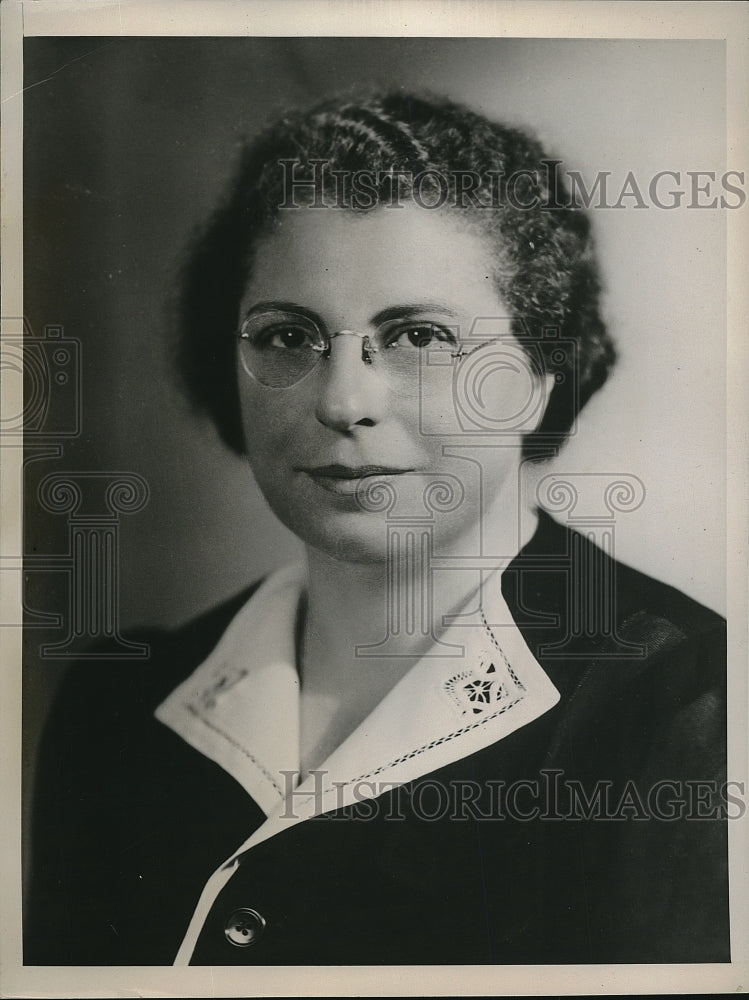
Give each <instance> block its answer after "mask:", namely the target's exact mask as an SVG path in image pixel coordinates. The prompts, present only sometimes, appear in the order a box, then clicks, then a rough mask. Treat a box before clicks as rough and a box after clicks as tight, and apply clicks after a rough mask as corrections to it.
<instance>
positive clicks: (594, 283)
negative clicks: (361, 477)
mask: <svg viewBox="0 0 749 1000" xmlns="http://www.w3.org/2000/svg"><path fill="white" fill-rule="evenodd" d="M283 160H293V161H294V177H295V179H303V178H305V177H307V178H312V177H313V176H319V175H316V174H315V170H316V169H319V161H321V160H322V161H326V166H325V174H324V180H323V182H322V183H323V186H324V187H326V188H328V189H330V190H331V191H332V188H333V186H334V184H335V183H336V182H335V174H334V172H335V171H343V172H345V173H349V174H350V173H352V172H357V171H369V172H374V173H376V174H378V175H380V176H379V180H378V182H377V184H376V185H375V191H376V197H374V199H373V200H372V204H371V205H370V206H369V207H367V208H366V209H362V208H361V207H350V208H349V209H347V210H352V211H362V210H368V211H371V210H373V208H374V209H375V210H377V209H379V208H380V207H381V206H383V205H384V206H386V205H388V204H389V203H391V202H392V200H393V197H394V194H396V195H397V196H398V197H403V196H407V195H408V194H409V192H410V193H411V194H413V184H414V177H417V176H418V175H420V174H421V175H424V176H422V178H421V180H422V181H424V180H426V181H429V179H430V177H431V178H434V177H435V176H438V177H439V178H442V181H441V183H442V184H447V186H448V189H449V197H448V204H454V203H455V202H456V201H462V202H463V203H464V204H465V207H453V208H452V209H449V210H451V211H458V212H461V213H463V214H464V215H466V213H467V214H468V216H470V217H471V221H475V223H476V224H477V225H478V227H479V228H480V229H481V231H482V232H483V233H484V234H485V235H486V236H487V237H488V238H489V241H490V244H491V246H492V248H493V249H494V251H495V259H496V263H497V267H496V269H495V275H494V280H495V285H496V288H497V291H498V293H499V295H500V296H501V298H502V300H503V301H504V302H506V303H507V305H508V306H509V308H510V310H511V314H512V323H513V332H515V333H516V334H517V335H518V339H520V342H521V344H523V346H524V347H525V349H526V351H527V352H528V353H533V355H534V363H535V364H537V365H538V364H539V361H538V359H539V357H540V359H541V362H540V364H541V367H543V369H544V370H545V371H546V372H553V373H554V375H555V384H554V387H553V389H552V392H551V395H550V398H549V403H548V406H547V409H546V413H545V415H544V418H543V420H542V422H541V423H540V425H539V427H538V428H537V430H536V431H534V432H533V433H531V434H529V435H527V437H526V438H525V440H524V449H523V451H524V455H525V457H529V458H544V457H548V456H549V455H551V454H553V453H554V451H555V450H556V448H558V447H559V444H560V443H561V442H562V441H563V440H564V439H565V437H566V436H567V435H568V434H569V432H570V430H571V428H572V427H573V426H574V423H575V419H576V416H577V414H578V412H579V411H580V409H581V408H582V407H583V406H584V405H585V403H586V402H587V401H588V400H589V399H590V397H591V396H592V395H593V393H594V392H595V391H596V390H597V389H599V388H600V387H601V386H602V385H603V383H604V382H605V381H606V378H607V377H608V373H609V371H610V369H611V366H612V365H613V363H614V360H615V350H614V345H613V343H612V341H611V338H610V337H609V335H608V333H607V331H606V328H605V325H604V323H603V321H602V319H601V316H600V312H599V299H600V291H601V289H600V281H599V276H598V269H597V265H596V261H595V257H594V252H593V243H592V238H591V232H590V220H589V217H588V216H587V214H586V213H585V211H584V210H583V209H582V208H581V207H579V206H578V205H576V204H574V202H572V200H571V199H570V196H569V192H568V191H567V189H566V187H565V186H564V183H563V181H562V179H561V178H560V177H559V176H558V174H557V172H556V171H554V170H550V169H549V163H550V162H553V161H550V160H549V158H548V156H547V155H546V154H545V152H544V150H543V148H542V147H541V145H540V144H539V143H538V142H537V141H536V140H535V139H534V138H532V137H531V136H530V135H529V134H528V133H526V132H525V131H523V130H521V129H518V128H515V127H508V126H506V125H502V124H498V123H495V122H492V121H489V120H488V119H487V118H485V117H483V116H482V115H480V114H477V113H476V112H474V111H472V110H470V109H469V108H467V107H464V106H462V105H460V104H457V103H454V102H452V101H449V100H445V99H434V98H431V97H429V98H428V97H417V96H413V95H408V94H402V93H391V94H386V95H375V96H368V97H366V98H363V99H360V100H351V99H344V98H338V99H332V100H327V101H325V102H324V103H322V104H319V105H317V106H316V107H313V108H312V109H311V110H307V111H302V112H296V113H293V114H289V115H286V116H285V117H283V118H282V119H281V120H280V121H278V122H277V123H275V124H274V125H272V126H271V127H270V128H268V129H267V130H266V131H265V132H263V133H262V134H261V135H260V136H258V137H257V138H256V139H254V140H253V141H251V142H249V143H248V144H247V145H246V146H245V147H244V149H243V151H242V154H241V157H240V160H239V164H238V169H237V170H236V173H235V175H234V178H233V181H232V183H231V185H230V188H229V191H228V192H227V196H226V197H225V198H224V200H223V201H222V202H221V204H220V205H219V207H218V208H217V209H216V211H215V212H214V213H213V215H212V216H211V218H210V219H209V220H208V222H207V224H206V225H205V226H204V227H203V228H202V229H201V230H200V232H199V233H198V234H197V237H196V238H195V239H194V241H193V243H192V245H191V247H190V252H189V255H188V258H187V263H186V266H185V268H184V272H183V275H182V286H181V289H182V290H181V297H180V304H179V352H178V357H179V367H180V371H181V375H182V380H183V383H184V386H185V387H186V390H187V393H188V397H189V398H190V399H191V401H192V402H193V404H194V406H195V407H196V408H197V409H198V410H200V411H202V412H204V413H206V414H208V415H209V416H210V417H211V418H212V419H213V421H214V423H215V425H216V427H217V429H218V432H219V434H220V436H221V438H222V439H223V440H224V441H225V443H226V444H228V445H229V446H230V447H231V448H232V449H234V450H235V451H237V452H242V451H243V448H244V440H243V431H242V425H241V421H240V419H239V400H238V391H237V386H236V377H235V374H234V352H235V339H234V336H233V334H234V332H235V330H236V325H237V316H238V310H239V303H240V299H241V297H242V294H243V291H244V289H245V287H246V285H247V281H248V278H249V275H250V272H251V268H252V261H253V256H254V253H255V252H256V251H257V248H258V244H259V241H260V239H261V238H262V236H263V235H264V234H265V233H266V232H267V227H268V225H269V224H270V223H271V222H272V220H273V219H274V218H276V217H277V216H278V214H279V212H281V211H283V210H284V209H283V208H282V207H281V206H283V205H284V202H285V200H286V199H287V198H288V191H287V190H285V186H284V171H283V170H282V169H281V165H280V161H283ZM315 161H318V167H317V168H316V166H315ZM466 171H470V172H472V173H473V174H474V175H475V176H477V177H479V178H480V184H479V186H478V187H477V188H476V189H475V191H474V192H473V193H472V198H473V199H474V200H475V199H479V200H480V201H481V202H482V204H483V205H484V206H487V205H489V206H490V207H480V206H477V205H475V204H472V203H471V200H470V199H466V198H462V199H458V198H456V190H455V185H456V183H460V182H459V181H458V180H457V178H458V175H459V173H460V172H466ZM426 172H428V174H427V173H426ZM508 183H512V184H513V185H514V187H513V191H512V192H510V191H509V189H508ZM429 186H430V185H429V183H427V185H426V186H424V185H422V187H421V188H420V191H421V193H422V196H423V193H424V191H426V190H427V189H428V188H429ZM432 187H434V185H432ZM490 188H491V190H490ZM511 195H514V197H513V196H511ZM492 203H493V204H494V205H495V206H496V207H491V204H492ZM528 204H532V205H533V207H531V208H527V207H522V206H523V205H528ZM550 330H552V331H555V335H554V336H549V331H550ZM560 338H561V340H562V341H563V342H566V343H568V344H572V346H573V349H572V350H568V351H567V352H564V351H563V352H560V351H559V343H560ZM563 355H564V357H562V356H563ZM560 359H561V361H560Z"/></svg>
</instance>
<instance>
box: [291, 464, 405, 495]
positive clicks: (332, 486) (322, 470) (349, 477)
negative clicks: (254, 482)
mask: <svg viewBox="0 0 749 1000" xmlns="http://www.w3.org/2000/svg"><path fill="white" fill-rule="evenodd" d="M301 471H302V472H304V473H306V474H307V475H308V476H309V478H310V479H311V480H312V482H313V483H315V485H316V486H319V487H320V488H321V489H323V490H325V491H326V492H328V493H335V494H338V495H339V496H354V495H355V494H356V492H357V490H358V489H359V488H360V484H361V481H362V479H365V478H366V477H368V476H371V477H374V478H377V479H390V478H392V477H393V476H403V475H405V474H406V473H408V472H413V471H414V470H413V469H396V468H393V467H391V466H384V465H358V466H346V465H319V466H312V467H310V468H302V469H301Z"/></svg>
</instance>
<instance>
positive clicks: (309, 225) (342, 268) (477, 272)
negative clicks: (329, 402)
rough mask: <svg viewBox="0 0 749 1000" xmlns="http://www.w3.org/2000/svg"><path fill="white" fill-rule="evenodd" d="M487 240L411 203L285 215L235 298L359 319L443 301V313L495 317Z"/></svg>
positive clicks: (260, 246)
mask: <svg viewBox="0 0 749 1000" xmlns="http://www.w3.org/2000/svg"><path fill="white" fill-rule="evenodd" d="M494 285H495V282H494V264H493V261H492V254H491V251H490V247H489V242H488V239H487V238H486V237H484V236H483V235H482V234H481V233H480V232H478V231H477V230H476V228H475V227H470V228H469V227H468V226H467V225H465V224H462V223H461V221H460V220H459V219H458V218H456V217H455V214H454V213H448V212H443V211H429V210H425V209H422V208H420V207H418V206H416V205H404V206H403V207H401V208H389V207H383V208H380V209H377V210H375V211H372V212H367V213H363V212H362V213H354V212H351V211H346V210H340V209H332V208H323V209H309V208H300V209H290V210H287V211H285V212H283V213H282V214H281V215H280V216H279V218H278V219H277V220H276V222H275V223H274V225H273V226H272V227H271V228H270V230H269V232H268V233H267V234H266V235H264V236H263V237H261V238H260V239H259V240H258V242H257V244H256V248H255V253H254V257H253V267H252V274H251V277H250V280H249V283H248V286H247V289H246V291H245V294H244V296H243V300H242V307H243V309H247V308H249V307H250V306H252V305H254V304H256V303H257V302H259V301H266V300H267V301H274V300H280V301H284V302H299V304H300V305H306V306H308V307H310V308H319V310H320V311H321V312H331V311H332V312H335V311H336V310H337V309H342V310H345V311H346V313H347V318H346V319H345V320H344V322H346V323H350V322H351V321H352V320H351V318H350V314H351V311H352V309H353V310H355V311H359V312H362V313H367V311H368V310H372V311H377V310H378V309H380V308H382V307H383V306H387V305H390V304H395V303H396V302H397V303H401V302H403V303H408V302H420V301H428V302H443V303H444V304H445V305H446V306H449V307H450V308H451V309H453V310H455V309H459V310H462V311H468V312H476V311H477V310H478V311H479V312H486V310H490V311H493V312H496V311H497V309H501V308H502V304H501V302H500V301H499V299H498V297H497V293H496V290H495V287H494Z"/></svg>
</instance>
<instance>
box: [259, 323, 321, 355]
mask: <svg viewBox="0 0 749 1000" xmlns="http://www.w3.org/2000/svg"><path fill="white" fill-rule="evenodd" d="M310 343H311V337H310V335H309V333H308V332H307V331H306V330H303V329H302V328H300V327H298V326H277V327H274V328H272V329H270V330H267V331H266V332H265V334H264V336H263V337H262V338H261V346H263V347H275V348H276V349H280V350H295V349H296V350H298V349H299V348H300V347H307V346H309V344H310Z"/></svg>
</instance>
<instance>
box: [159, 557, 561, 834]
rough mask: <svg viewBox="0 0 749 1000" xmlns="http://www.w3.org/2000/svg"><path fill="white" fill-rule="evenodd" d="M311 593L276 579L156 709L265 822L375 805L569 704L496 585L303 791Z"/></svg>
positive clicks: (298, 569) (290, 571) (296, 569)
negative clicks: (303, 624)
mask: <svg viewBox="0 0 749 1000" xmlns="http://www.w3.org/2000/svg"><path fill="white" fill-rule="evenodd" d="M304 586H305V570H304V567H302V566H293V567H287V568H285V569H283V570H279V571H278V572H276V573H274V574H272V575H271V576H270V577H269V578H268V579H267V580H266V581H265V582H264V584H263V585H262V586H261V587H260V588H259V589H258V590H257V591H256V592H255V593H254V594H253V596H252V597H251V598H250V599H249V601H248V602H247V603H246V604H245V605H244V607H243V608H242V609H241V610H240V611H239V613H238V614H237V615H236V616H235V618H234V619H233V620H232V622H231V623H230V625H229V627H228V628H227V630H226V631H225V633H224V635H223V636H222V638H221V640H220V641H219V643H218V645H217V646H216V648H215V649H214V650H213V652H212V653H211V654H210V655H209V657H208V658H207V659H206V660H205V661H204V662H203V663H202V664H201V666H199V667H198V668H197V670H196V671H195V672H194V673H193V674H192V675H191V676H190V677H189V678H188V679H187V680H186V681H185V682H184V683H183V684H181V685H180V686H179V687H178V688H176V689H175V690H174V691H173V692H172V693H171V694H170V695H169V696H168V698H167V699H166V700H165V701H164V702H163V703H162V704H161V705H160V706H159V708H158V709H157V710H156V717H157V719H159V721H161V722H162V723H164V725H166V726H168V727H169V728H171V729H172V730H173V731H174V732H176V733H177V734H178V735H179V736H181V737H182V739H184V740H185V741H186V742H187V743H188V744H189V745H190V746H192V747H193V748H195V749H196V750H198V751H200V752H201V753H203V754H204V755H205V756H207V757H209V758H210V759H211V760H213V761H215V763H217V764H219V765H220V766H221V767H222V768H224V769H225V770H226V771H228V772H229V774H231V775H232V776H233V777H234V778H235V779H236V780H237V781H238V782H239V784H240V785H241V786H242V787H243V788H244V789H245V791H247V792H248V794H249V795H251V796H252V798H253V799H254V800H255V801H256V802H257V803H258V805H259V806H260V807H261V808H262V810H263V811H264V812H265V814H266V816H272V815H283V814H286V819H287V820H289V819H291V816H289V815H288V813H289V810H287V809H285V808H284V806H285V804H287V803H288V800H289V798H290V796H291V795H292V793H293V801H294V809H293V810H292V812H293V817H294V818H295V819H305V818H309V817H310V816H312V815H316V814H318V813H320V812H326V811H330V810H333V809H337V808H341V807H342V806H345V805H349V804H350V803H351V802H353V801H359V800H361V799H362V798H373V797H377V795H380V794H382V792H383V791H385V790H387V789H390V788H392V787H393V786H394V785H398V784H402V783H404V782H407V781H412V780H414V779H415V778H418V777H420V776H421V775H423V774H426V773H429V772H431V771H434V770H436V769H438V768H440V767H444V766H446V765H447V764H450V763H452V762H453V761H456V760H459V759H461V758H462V757H465V756H468V755H469V754H471V753H475V752H476V751H478V750H481V749H483V748H484V747H486V746H489V745H491V744H492V743H495V742H497V741H498V740H500V739H503V738H504V737H505V736H508V735H509V734H510V733H512V732H514V731H515V730H516V729H519V728H520V727H521V726H524V725H527V724H528V723H529V722H532V721H533V720H534V719H536V718H538V717H539V716H540V715H542V714H544V713H545V712H546V711H548V710H549V709H550V708H551V707H552V706H553V705H555V704H556V703H557V701H558V700H559V694H558V692H557V690H556V688H555V687H554V686H553V684H552V683H551V681H550V680H549V678H548V677H547V675H546V674H545V672H544V671H543V670H542V668H541V667H540V666H539V664H538V663H537V662H536V660H535V659H534V657H533V656H532V655H531V652H530V650H529V649H528V647H527V646H526V644H525V641H524V640H523V638H522V636H521V634H520V632H519V630H518V628H517V626H516V625H515V623H514V621H513V619H512V616H511V614H510V611H509V608H508V607H507V605H506V603H505V601H504V599H503V598H502V595H501V592H500V587H499V580H498V576H495V575H493V576H492V577H491V578H490V579H489V580H488V582H486V583H485V585H484V587H483V599H482V600H481V603H480V606H479V607H477V608H475V609H472V613H470V614H467V615H466V614H464V615H459V616H456V619H455V620H456V621H457V622H458V623H459V624H452V625H450V626H449V627H448V629H447V631H446V633H445V634H444V636H443V638H442V644H441V646H440V648H439V650H437V649H435V651H434V653H433V654H430V653H427V654H426V655H425V656H424V657H422V659H420V660H419V661H418V662H417V663H416V664H415V665H414V666H413V667H412V668H411V670H410V671H409V672H408V673H407V674H406V675H405V676H404V677H403V678H402V679H401V680H400V681H399V682H398V683H397V684H396V685H395V687H394V688H393V689H392V690H391V691H390V692H389V693H388V695H387V696H386V697H385V698H384V699H383V700H382V701H381V702H380V704H379V705H377V707H376V708H375V709H374V710H373V711H372V712H371V713H370V715H369V716H368V717H367V718H366V719H365V720H364V721H363V722H362V723H361V725H359V726H358V728H357V729H356V730H355V731H354V732H353V733H352V734H351V735H350V736H349V737H348V738H347V739H346V740H345V741H344V742H343V743H342V744H341V745H340V746H339V747H338V748H337V749H336V750H335V751H334V752H333V753H332V754H331V756H330V757H329V758H328V759H327V760H326V761H325V762H324V763H323V764H321V765H320V767H319V768H318V769H316V770H315V771H313V772H311V774H310V775H309V776H308V777H307V778H306V780H305V781H304V782H303V783H302V784H301V785H299V786H298V787H296V785H297V781H296V779H297V778H298V774H299V678H298V674H297V670H296V663H295V638H294V637H295V626H296V618H297V611H298V607H299V601H300V598H301V596H302V593H303V590H304ZM477 603H478V600H477ZM469 610H470V609H469ZM448 646H449V647H451V655H447V656H446V655H445V649H446V648H447V647H448ZM305 792H308V793H309V797H308V802H307V806H306V808H305V805H304V793H305Z"/></svg>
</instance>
